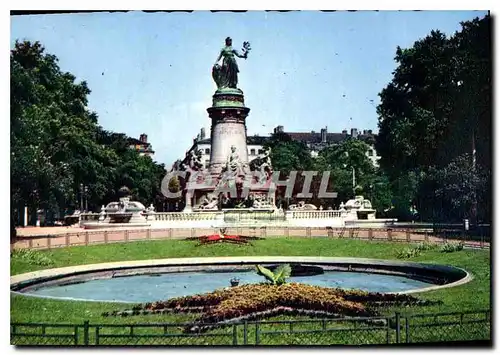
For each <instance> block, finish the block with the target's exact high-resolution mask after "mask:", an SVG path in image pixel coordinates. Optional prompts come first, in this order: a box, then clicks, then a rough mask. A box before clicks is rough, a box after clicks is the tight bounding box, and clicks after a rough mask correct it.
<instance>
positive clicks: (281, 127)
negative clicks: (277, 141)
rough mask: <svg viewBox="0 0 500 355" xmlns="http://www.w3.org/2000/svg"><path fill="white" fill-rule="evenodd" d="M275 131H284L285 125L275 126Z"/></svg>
mask: <svg viewBox="0 0 500 355" xmlns="http://www.w3.org/2000/svg"><path fill="white" fill-rule="evenodd" d="M274 133H283V126H276V128H274Z"/></svg>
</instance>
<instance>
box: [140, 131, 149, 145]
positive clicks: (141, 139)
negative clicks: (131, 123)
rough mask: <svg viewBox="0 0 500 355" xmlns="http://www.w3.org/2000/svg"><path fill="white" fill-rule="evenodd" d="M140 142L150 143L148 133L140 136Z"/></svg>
mask: <svg viewBox="0 0 500 355" xmlns="http://www.w3.org/2000/svg"><path fill="white" fill-rule="evenodd" d="M139 140H140V141H141V142H142V143H147V142H148V135H147V134H146V133H143V134H141V135H140V136H139Z"/></svg>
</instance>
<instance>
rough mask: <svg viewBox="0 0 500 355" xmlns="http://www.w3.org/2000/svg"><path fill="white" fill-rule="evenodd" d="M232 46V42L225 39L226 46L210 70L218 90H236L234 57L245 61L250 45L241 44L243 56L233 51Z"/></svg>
mask: <svg viewBox="0 0 500 355" xmlns="http://www.w3.org/2000/svg"><path fill="white" fill-rule="evenodd" d="M232 45H233V40H232V39H231V38H230V37H227V38H226V46H225V47H224V48H222V49H221V51H220V54H219V57H218V58H217V60H216V61H215V64H214V66H213V68H212V76H213V78H214V81H215V83H216V84H217V88H218V89H223V88H234V89H236V88H237V85H238V73H239V69H238V63H236V59H235V57H234V56H237V57H239V58H245V59H246V58H247V56H248V51H249V50H250V43H248V42H244V43H243V54H240V53H239V52H238V51H237V50H235V49H233V47H232ZM221 58H223V60H222V66H220V65H219V64H218V63H219V61H220V60H221Z"/></svg>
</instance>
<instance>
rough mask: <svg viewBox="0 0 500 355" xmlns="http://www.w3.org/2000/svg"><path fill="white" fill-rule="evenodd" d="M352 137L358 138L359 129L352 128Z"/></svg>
mask: <svg viewBox="0 0 500 355" xmlns="http://www.w3.org/2000/svg"><path fill="white" fill-rule="evenodd" d="M351 137H352V138H357V137H358V129H357V128H351Z"/></svg>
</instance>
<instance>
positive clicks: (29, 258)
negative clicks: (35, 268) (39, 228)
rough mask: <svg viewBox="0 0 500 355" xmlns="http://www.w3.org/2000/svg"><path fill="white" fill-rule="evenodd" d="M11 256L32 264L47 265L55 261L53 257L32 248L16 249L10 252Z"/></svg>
mask: <svg viewBox="0 0 500 355" xmlns="http://www.w3.org/2000/svg"><path fill="white" fill-rule="evenodd" d="M10 257H11V258H12V259H14V260H16V259H17V260H21V261H23V262H25V263H28V264H32V265H41V266H47V265H52V263H53V261H52V259H50V258H48V257H47V256H46V255H44V253H42V252H40V251H38V250H32V249H15V250H14V251H12V253H11V254H10Z"/></svg>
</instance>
